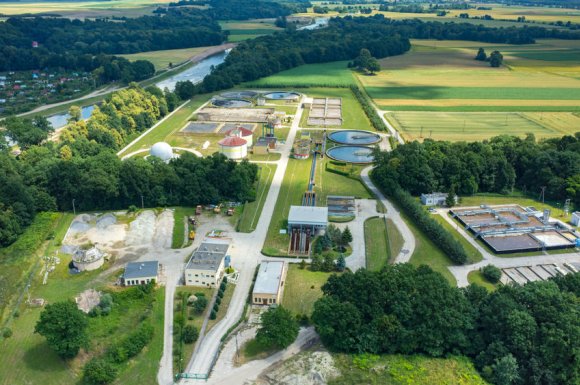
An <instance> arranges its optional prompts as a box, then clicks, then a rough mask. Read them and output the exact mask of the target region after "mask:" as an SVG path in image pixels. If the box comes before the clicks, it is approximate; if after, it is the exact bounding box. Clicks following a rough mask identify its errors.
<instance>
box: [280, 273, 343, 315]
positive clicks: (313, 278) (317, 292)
mask: <svg viewBox="0 0 580 385" xmlns="http://www.w3.org/2000/svg"><path fill="white" fill-rule="evenodd" d="M331 274H333V273H325V272H322V271H310V270H308V267H307V268H306V269H300V267H299V266H298V264H296V263H291V264H290V265H289V266H288V274H287V276H286V285H285V286H286V288H285V289H284V296H283V297H282V306H284V307H285V308H286V309H288V310H290V311H291V312H292V313H294V314H305V315H307V316H310V315H311V314H312V310H313V308H314V302H316V300H317V299H318V298H320V297H322V290H321V289H320V288H321V287H322V285H324V284H325V283H326V281H327V280H328V277H330V275H331Z"/></svg>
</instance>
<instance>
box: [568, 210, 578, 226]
mask: <svg viewBox="0 0 580 385" xmlns="http://www.w3.org/2000/svg"><path fill="white" fill-rule="evenodd" d="M570 223H572V225H574V226H580V211H576V212H573V213H572V219H571V220H570Z"/></svg>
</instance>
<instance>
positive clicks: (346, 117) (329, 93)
mask: <svg viewBox="0 0 580 385" xmlns="http://www.w3.org/2000/svg"><path fill="white" fill-rule="evenodd" d="M307 94H308V96H309V97H315V98H316V97H319V98H325V97H326V98H341V99H342V125H340V126H336V127H332V128H336V129H344V130H346V129H353V130H368V131H375V129H374V127H373V126H372V125H371V122H370V121H369V119H368V118H367V116H366V115H365V113H364V110H363V109H362V107H361V105H360V103H359V102H358V100H356V98H355V96H354V95H353V93H352V91H351V90H350V88H309V89H308V90H307ZM308 115H309V110H308V109H306V110H305V111H304V113H303V114H302V119H301V120H300V127H305V128H308V127H310V126H309V125H308V124H307V123H308ZM312 127H318V126H312Z"/></svg>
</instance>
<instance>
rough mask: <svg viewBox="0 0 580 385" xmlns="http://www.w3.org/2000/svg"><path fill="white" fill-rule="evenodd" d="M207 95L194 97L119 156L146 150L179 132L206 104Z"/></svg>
mask: <svg viewBox="0 0 580 385" xmlns="http://www.w3.org/2000/svg"><path fill="white" fill-rule="evenodd" d="M207 100H208V95H196V96H194V97H193V99H191V100H190V101H189V102H187V103H186V104H185V105H184V106H183V107H182V108H181V109H180V110H179V111H177V112H175V113H173V115H171V116H170V117H169V118H168V119H167V120H165V121H164V122H163V123H161V124H160V125H159V126H157V127H156V128H155V129H154V130H152V131H151V132H150V133H149V134H148V135H145V136H144V137H143V138H141V140H140V141H138V142H137V143H135V144H133V145H132V146H131V147H130V148H127V149H125V150H124V151H123V152H122V153H121V156H123V155H127V154H130V153H132V152H135V151H138V150H142V149H148V148H150V147H151V146H152V145H154V144H155V143H157V142H163V141H166V140H167V138H168V137H169V136H170V135H171V134H173V133H175V132H177V131H179V130H181V129H182V128H183V126H184V125H185V124H186V123H187V121H188V119H189V118H190V117H191V115H192V114H193V112H194V111H195V110H197V109H198V108H199V107H200V106H201V105H202V104H204V103H205V102H207Z"/></svg>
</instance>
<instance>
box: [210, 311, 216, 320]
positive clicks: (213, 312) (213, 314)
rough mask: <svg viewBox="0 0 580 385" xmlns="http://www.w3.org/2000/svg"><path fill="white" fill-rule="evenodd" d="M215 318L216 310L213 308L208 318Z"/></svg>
mask: <svg viewBox="0 0 580 385" xmlns="http://www.w3.org/2000/svg"><path fill="white" fill-rule="evenodd" d="M216 318H217V312H216V311H215V310H212V311H211V314H210V315H209V319H212V320H213V319H216Z"/></svg>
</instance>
